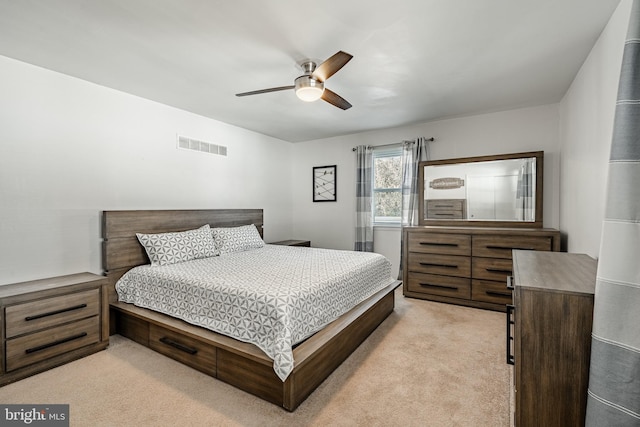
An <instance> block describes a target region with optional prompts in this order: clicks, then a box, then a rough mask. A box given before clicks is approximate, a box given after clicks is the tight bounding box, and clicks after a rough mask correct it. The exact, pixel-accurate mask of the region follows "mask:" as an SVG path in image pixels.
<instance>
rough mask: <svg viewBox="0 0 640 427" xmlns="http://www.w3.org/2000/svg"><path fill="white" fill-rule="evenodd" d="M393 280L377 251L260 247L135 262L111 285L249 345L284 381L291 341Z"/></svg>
mask: <svg viewBox="0 0 640 427" xmlns="http://www.w3.org/2000/svg"><path fill="white" fill-rule="evenodd" d="M392 282H393V278H392V277H391V264H390V262H389V261H388V260H387V259H386V258H385V257H383V256H382V255H379V254H374V253H365V252H352V251H339V250H331V249H319V248H300V247H290V246H277V245H266V246H264V247H263V248H259V249H253V250H250V251H245V252H236V253H231V254H226V255H221V256H216V257H211V258H204V259H197V260H193V261H187V262H183V263H179V264H172V265H166V266H150V265H144V266H139V267H135V268H133V269H131V270H130V271H128V272H127V273H126V274H125V275H124V276H122V278H121V279H120V280H119V281H118V283H117V284H116V290H117V292H118V297H119V300H120V301H123V302H127V303H133V304H135V305H137V306H140V307H145V308H149V309H152V310H156V311H159V312H162V313H165V314H168V315H170V316H174V317H177V318H180V319H182V320H184V321H186V322H188V323H191V324H194V325H198V326H202V327H205V328H208V329H210V330H212V331H215V332H218V333H221V334H224V335H227V336H230V337H233V338H235V339H237V340H240V341H244V342H249V343H252V344H255V345H256V346H258V347H259V348H260V349H262V351H264V352H265V353H266V354H267V355H268V356H269V357H271V358H272V359H273V362H274V363H273V367H274V371H275V372H276V374H277V375H278V377H280V379H282V380H283V381H284V380H285V379H286V378H287V376H288V375H289V373H290V372H291V371H292V370H293V365H294V361H293V351H292V346H293V345H294V344H296V343H299V342H301V341H303V340H304V339H306V338H308V337H309V336H311V335H313V334H314V333H315V332H317V331H319V330H321V329H322V328H323V327H324V326H326V325H327V324H329V323H331V322H332V321H333V320H335V319H336V318H338V317H340V316H341V315H342V314H344V313H346V312H347V311H349V310H350V309H351V308H353V307H354V306H355V305H357V304H359V303H360V302H362V301H364V300H365V299H367V298H368V297H369V296H371V295H373V294H374V293H376V292H377V291H379V290H381V289H382V288H384V287H385V286H387V285H389V284H390V283H392Z"/></svg>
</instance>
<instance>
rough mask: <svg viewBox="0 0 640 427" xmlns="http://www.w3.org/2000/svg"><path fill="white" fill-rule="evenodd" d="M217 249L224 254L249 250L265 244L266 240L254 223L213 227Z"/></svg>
mask: <svg viewBox="0 0 640 427" xmlns="http://www.w3.org/2000/svg"><path fill="white" fill-rule="evenodd" d="M212 234H213V240H214V241H215V245H216V249H217V250H218V252H219V253H220V255H222V254H228V253H232V252H241V251H248V250H250V249H257V248H261V247H263V246H264V240H262V237H260V233H259V232H258V229H257V228H256V226H255V225H254V224H250V225H243V226H240V227H220V228H213V229H212Z"/></svg>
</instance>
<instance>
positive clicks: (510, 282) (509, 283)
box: [507, 276, 515, 290]
mask: <svg viewBox="0 0 640 427" xmlns="http://www.w3.org/2000/svg"><path fill="white" fill-rule="evenodd" d="M514 285H515V280H513V276H507V289H511V290H513V289H514Z"/></svg>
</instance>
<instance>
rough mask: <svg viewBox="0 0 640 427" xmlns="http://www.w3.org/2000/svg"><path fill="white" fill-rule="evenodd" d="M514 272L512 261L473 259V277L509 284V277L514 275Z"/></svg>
mask: <svg viewBox="0 0 640 427" xmlns="http://www.w3.org/2000/svg"><path fill="white" fill-rule="evenodd" d="M512 270H513V263H512V262H511V260H510V259H504V258H478V257H473V259H472V267H471V277H473V278H474V279H486V280H495V281H498V282H501V283H507V276H511V275H512Z"/></svg>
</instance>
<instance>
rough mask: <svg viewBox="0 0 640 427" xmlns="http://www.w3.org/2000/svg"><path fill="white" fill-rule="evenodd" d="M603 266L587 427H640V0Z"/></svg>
mask: <svg viewBox="0 0 640 427" xmlns="http://www.w3.org/2000/svg"><path fill="white" fill-rule="evenodd" d="M608 178H609V179H608V187H607V205H606V211H605V218H604V222H603V227H602V243H601V246H600V256H599V261H598V274H597V278H596V293H595V302H594V313H593V316H594V318H593V333H592V343H591V371H590V377H589V394H588V401H587V420H586V423H585V424H586V425H587V426H593V427H596V426H598V427H600V426H617V427H619V426H640V0H634V2H633V5H632V10H631V21H630V24H629V30H628V33H627V40H626V43H625V47H624V56H623V61H622V71H621V74H620V85H619V88H618V101H617V104H616V115H615V121H614V130H613V140H612V143H611V155H610V160H609V177H608Z"/></svg>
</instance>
